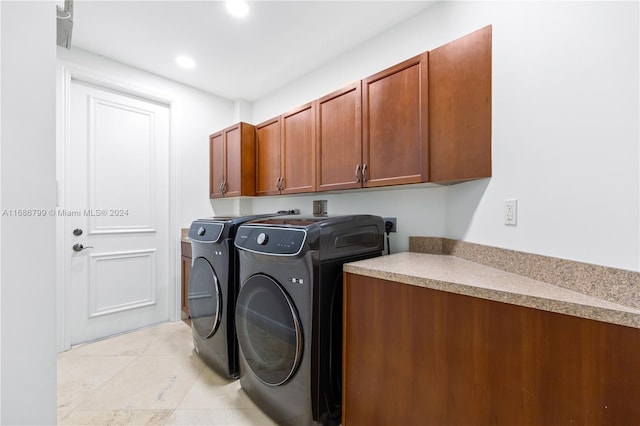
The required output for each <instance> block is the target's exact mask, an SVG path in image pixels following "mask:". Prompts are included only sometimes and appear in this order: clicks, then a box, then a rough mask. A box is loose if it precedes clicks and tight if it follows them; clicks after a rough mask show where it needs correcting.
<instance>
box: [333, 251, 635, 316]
mask: <svg viewBox="0 0 640 426" xmlns="http://www.w3.org/2000/svg"><path fill="white" fill-rule="evenodd" d="M402 254H403V253H398V254H396V255H391V256H398V255H402ZM411 254H412V255H417V256H421V254H417V253H411ZM423 256H425V257H424V259H425V261H428V256H429V255H423ZM437 256H447V257H451V258H456V257H455V256H450V255H437ZM456 259H459V258H456ZM461 260H463V261H465V262H470V263H473V264H475V265H478V266H480V267H485V268H489V267H486V266H485V265H482V264H479V263H475V262H471V261H469V260H465V259H461ZM367 262H368V261H358V262H353V263H345V264H344V266H343V270H344V272H347V273H352V274H357V275H363V276H368V277H372V278H379V279H383V280H387V281H395V282H398V283H402V284H409V285H414V286H418V287H424V288H429V289H432V290H439V291H446V292H449V293H455V294H460V295H465V296H470V297H478V298H481V299H486V300H492V301H496V302H502V303H508V304H512V305H518V306H523V307H528V308H533V309H539V310H543V311H548V312H555V313H558V314H564V315H571V316H576V317H580V318H585V319H591V320H595V321H601V322H607V323H612V324H617V325H622V326H627V327H633V328H640V310H636V309H635V308H631V307H626V306H622V305H621V306H620V310H618V309H615V308H613V307H612V308H606V307H602V306H594V305H589V304H585V303H580V302H570V301H563V300H556V299H552V298H546V297H543V296H534V295H528V294H522V293H514V292H512V291H506V290H499V289H492V288H484V287H481V286H477V285H467V284H463V283H456V282H449V281H446V280H442V279H434V278H433V277H428V276H419V275H414V274H410V273H399V272H396V271H393V270H389V269H388V268H387V269H384V270H383V269H377V268H376V267H374V266H370V265H366V263H367ZM363 263H365V265H366V266H365V265H362V264H363ZM501 272H504V271H501ZM505 273H507V274H510V275H513V276H514V277H518V275H516V274H513V273H510V272H505ZM523 278H524V277H523ZM545 284H547V285H551V286H553V287H555V288H557V289H559V290H560V291H562V290H564V291H567V292H571V290H567V289H564V288H562V287H559V286H556V285H554V284H549V283H545ZM602 302H603V303H607V304H611V302H609V301H606V300H602Z"/></svg>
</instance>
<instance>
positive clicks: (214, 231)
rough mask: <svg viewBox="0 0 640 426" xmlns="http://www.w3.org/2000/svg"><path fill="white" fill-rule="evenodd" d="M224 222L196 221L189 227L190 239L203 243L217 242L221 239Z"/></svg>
mask: <svg viewBox="0 0 640 426" xmlns="http://www.w3.org/2000/svg"><path fill="white" fill-rule="evenodd" d="M223 228H224V224H223V223H221V222H205V221H202V222H198V221H195V222H193V223H192V224H191V228H189V239H190V240H191V241H198V242H201V243H215V242H217V241H218V240H219V239H220V236H221V235H222V230H223Z"/></svg>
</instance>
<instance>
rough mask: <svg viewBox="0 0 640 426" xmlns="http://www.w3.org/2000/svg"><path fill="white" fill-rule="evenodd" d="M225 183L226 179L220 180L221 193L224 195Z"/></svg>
mask: <svg viewBox="0 0 640 426" xmlns="http://www.w3.org/2000/svg"><path fill="white" fill-rule="evenodd" d="M223 185H224V181H222V182H220V193H221V194H223V195H224V188H223Z"/></svg>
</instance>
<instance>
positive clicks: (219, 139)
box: [209, 132, 226, 198]
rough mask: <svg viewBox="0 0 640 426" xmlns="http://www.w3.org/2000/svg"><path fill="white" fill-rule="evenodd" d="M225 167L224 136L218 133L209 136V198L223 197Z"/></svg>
mask: <svg viewBox="0 0 640 426" xmlns="http://www.w3.org/2000/svg"><path fill="white" fill-rule="evenodd" d="M225 165H226V160H225V153H224V134H223V132H218V133H215V134H213V135H211V136H209V198H220V197H222V196H223V193H222V185H223V184H224V179H225V174H224V168H225Z"/></svg>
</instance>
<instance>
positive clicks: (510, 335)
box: [342, 273, 640, 426]
mask: <svg viewBox="0 0 640 426" xmlns="http://www.w3.org/2000/svg"><path fill="white" fill-rule="evenodd" d="M343 338H344V343H343V417H342V424H343V425H345V426H356V425H367V426H372V425H392V424H393V425H560V424H580V425H631V424H635V425H637V424H640V403H638V401H640V329H635V328H631V327H624V326H619V325H614V324H609V323H604V322H599V321H593V320H587V319H582V318H577V317H573V316H569V315H562V314H556V313H552V312H546V311H541V310H537V309H531V308H525V307H520V306H515V305H510V304H506V303H500V302H494V301H489V300H484V299H479V298H474V297H469V296H463V295H458V294H453V293H447V292H443V291H436V290H431V289H426V288H422V287H416V286H411V285H406V284H400V283H394V282H391V281H385V280H381V279H377V278H370V277H365V276H361V275H354V274H349V273H347V274H345V278H344V337H343Z"/></svg>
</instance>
